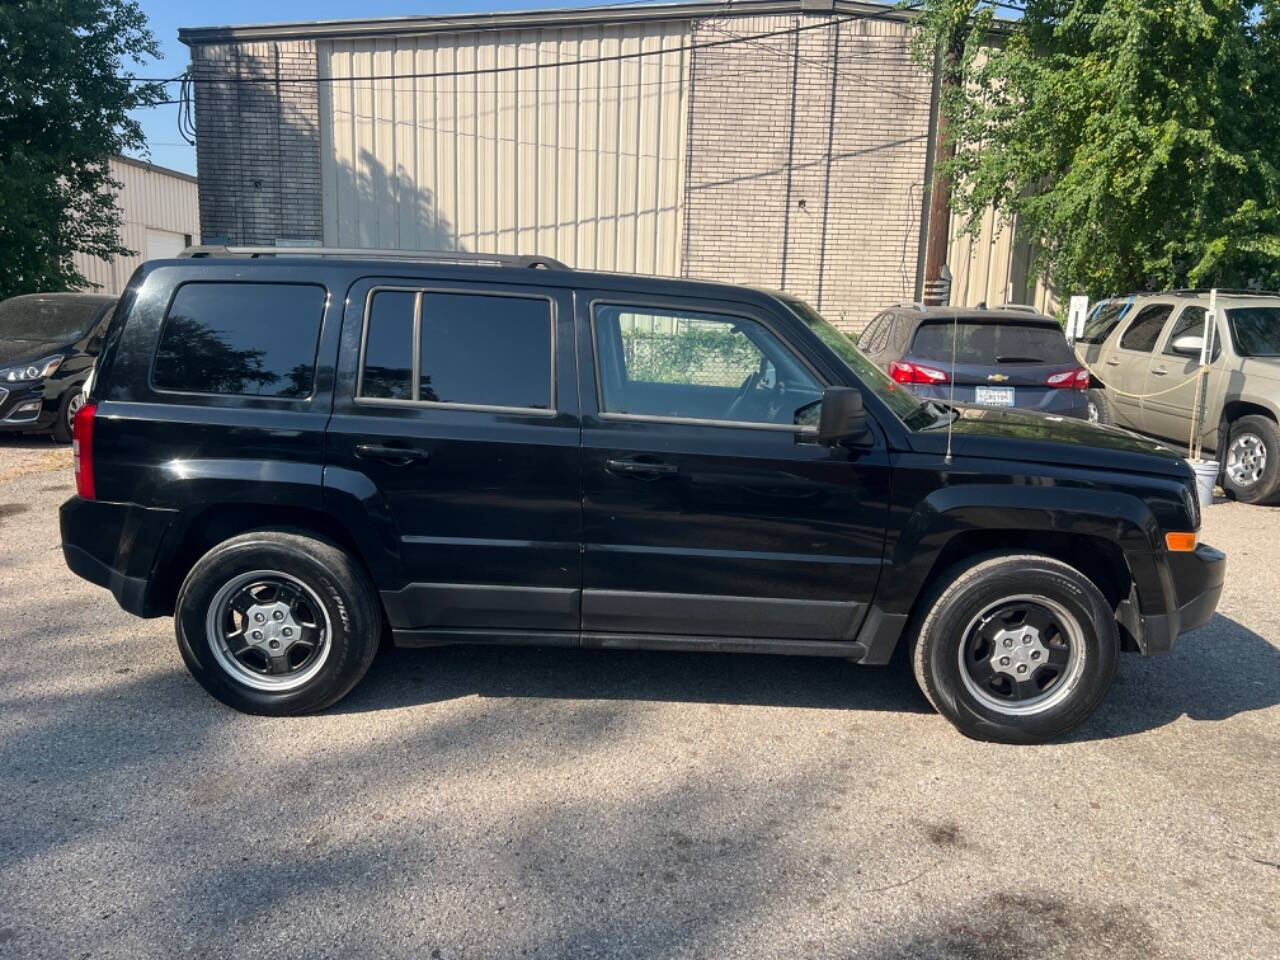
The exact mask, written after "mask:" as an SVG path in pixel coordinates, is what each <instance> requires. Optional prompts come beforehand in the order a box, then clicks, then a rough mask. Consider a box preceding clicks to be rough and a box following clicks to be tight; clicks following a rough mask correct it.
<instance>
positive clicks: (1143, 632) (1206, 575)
mask: <svg viewBox="0 0 1280 960" xmlns="http://www.w3.org/2000/svg"><path fill="white" fill-rule="evenodd" d="M1167 556H1168V567H1167V570H1168V576H1167V580H1166V584H1165V591H1164V592H1165V594H1166V596H1167V597H1168V599H1169V601H1170V602H1168V603H1167V604H1166V611H1165V612H1164V613H1141V612H1140V611H1139V607H1138V603H1137V596H1136V593H1135V594H1133V595H1131V596H1130V598H1129V599H1128V600H1125V601H1124V602H1122V603H1121V604H1120V608H1119V609H1118V610H1117V611H1116V618H1117V619H1118V620H1119V621H1120V625H1121V626H1123V627H1124V628H1125V629H1126V630H1127V631H1128V632H1129V634H1130V635H1131V636H1132V637H1133V639H1134V641H1135V642H1136V643H1137V645H1138V649H1139V650H1141V651H1142V652H1143V653H1144V654H1153V653H1165V652H1167V651H1169V650H1171V649H1172V648H1173V641H1174V639H1175V638H1177V637H1179V636H1181V635H1182V634H1184V633H1187V632H1188V631H1190V630H1194V629H1196V628H1197V627H1203V626H1204V625H1205V624H1206V623H1208V622H1209V621H1210V620H1212V619H1213V614H1214V611H1215V610H1216V609H1217V607H1218V600H1219V598H1221V596H1222V585H1223V583H1224V582H1225V581H1226V577H1227V557H1226V554H1224V553H1223V552H1222V551H1221V550H1215V549H1214V548H1213V547H1211V546H1209V545H1208V544H1204V543H1202V544H1200V545H1198V546H1197V547H1196V548H1195V550H1193V551H1191V552H1189V553H1173V552H1170V553H1169V554H1168V555H1167ZM1162 579H1164V578H1162Z"/></svg>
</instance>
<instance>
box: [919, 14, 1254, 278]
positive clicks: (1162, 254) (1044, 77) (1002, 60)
mask: <svg viewBox="0 0 1280 960" xmlns="http://www.w3.org/2000/svg"><path fill="white" fill-rule="evenodd" d="M921 25H922V27H923V30H922V31H921V32H920V33H919V35H918V36H917V40H916V54H917V58H918V59H919V60H920V61H921V63H922V64H928V65H929V66H932V64H933V63H934V62H935V58H936V57H937V56H939V53H940V52H945V51H947V50H957V49H959V50H960V51H962V53H961V54H960V55H959V57H958V67H959V69H958V82H957V83H956V84H954V85H952V86H949V87H944V95H943V99H942V109H943V111H944V114H945V116H946V119H947V121H948V124H947V130H948V136H949V137H950V138H951V139H952V141H953V142H954V143H955V154H954V157H953V158H952V159H951V160H949V161H948V162H947V163H945V164H944V165H943V166H942V170H941V171H940V172H945V173H946V174H949V175H950V176H951V189H952V209H953V210H954V211H955V212H956V213H958V214H959V215H960V218H961V219H962V221H963V222H965V223H967V224H968V225H969V227H970V228H971V229H975V230H976V228H977V225H978V222H979V220H980V218H981V216H982V213H983V211H984V210H985V209H987V207H988V206H990V205H994V206H995V207H996V208H997V209H998V210H999V211H1000V212H1001V213H1003V214H1005V215H1016V216H1017V218H1018V229H1019V230H1021V231H1024V235H1028V236H1029V237H1030V239H1032V240H1033V241H1034V242H1036V243H1037V247H1038V249H1037V256H1036V260H1035V263H1034V265H1033V266H1034V269H1035V270H1036V271H1037V273H1039V274H1040V275H1042V276H1047V277H1048V279H1049V280H1050V281H1051V282H1052V283H1054V284H1055V285H1056V286H1057V288H1058V289H1059V290H1060V291H1062V292H1064V293H1068V292H1069V293H1075V292H1086V293H1088V294H1090V295H1091V296H1094V297H1097V296H1100V295H1103V294H1107V293H1112V292H1116V291H1122V290H1131V289H1144V288H1165V287H1176V286H1209V285H1220V286H1240V287H1243V286H1247V285H1250V284H1262V285H1264V286H1267V287H1273V288H1274V287H1276V286H1280V110H1277V108H1276V104H1277V102H1280V4H1278V2H1277V0H1264V2H1261V3H1248V2H1244V3H1242V2H1233V0H1030V2H1027V3H1026V4H1025V7H1024V8H1023V9H1022V16H1021V18H1020V19H1014V20H1013V21H1012V22H1009V23H999V22H997V21H995V19H994V17H993V10H992V8H991V6H989V5H987V6H983V5H981V4H978V3H975V2H973V0H925V3H924V9H923V12H922V14H921Z"/></svg>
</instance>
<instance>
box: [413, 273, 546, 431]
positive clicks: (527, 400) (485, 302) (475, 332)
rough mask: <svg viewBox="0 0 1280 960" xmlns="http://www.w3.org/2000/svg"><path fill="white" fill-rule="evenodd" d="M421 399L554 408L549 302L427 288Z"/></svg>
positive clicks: (438, 401)
mask: <svg viewBox="0 0 1280 960" xmlns="http://www.w3.org/2000/svg"><path fill="white" fill-rule="evenodd" d="M419 357H420V360H419V363H420V367H419V375H418V399H420V400H428V401H432V402H437V403H467V404H481V405H486V406H494V407H533V408H535V409H539V410H550V409H551V304H550V302H549V301H547V300H542V299H532V298H527V297H485V296H474V295H472V294H452V293H426V294H423V297H422V344H421V348H420V350H419Z"/></svg>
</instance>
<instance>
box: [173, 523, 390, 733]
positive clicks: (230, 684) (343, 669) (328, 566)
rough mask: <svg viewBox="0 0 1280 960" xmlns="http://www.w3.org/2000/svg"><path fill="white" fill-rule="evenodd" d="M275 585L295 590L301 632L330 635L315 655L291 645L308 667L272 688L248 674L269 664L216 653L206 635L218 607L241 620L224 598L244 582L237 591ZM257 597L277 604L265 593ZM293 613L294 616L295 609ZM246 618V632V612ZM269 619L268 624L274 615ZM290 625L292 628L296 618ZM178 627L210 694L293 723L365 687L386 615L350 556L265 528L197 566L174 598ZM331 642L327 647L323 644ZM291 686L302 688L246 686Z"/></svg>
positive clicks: (185, 653) (185, 655)
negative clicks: (291, 718) (359, 685)
mask: <svg viewBox="0 0 1280 960" xmlns="http://www.w3.org/2000/svg"><path fill="white" fill-rule="evenodd" d="M259 574H263V576H259ZM273 578H274V580H275V581H278V582H279V583H280V584H281V586H282V587H286V588H288V589H289V590H290V591H293V592H295V593H296V595H297V598H298V600H299V602H301V603H302V605H303V606H302V608H301V609H302V610H303V611H305V613H303V614H299V620H298V622H299V624H300V625H299V626H298V632H299V633H302V632H303V631H309V630H311V628H310V627H308V626H307V625H306V624H304V623H303V621H304V620H309V621H310V622H311V623H314V624H318V625H321V626H323V628H324V631H325V632H323V633H322V632H320V630H315V631H314V632H313V633H312V637H313V638H321V639H320V642H319V643H318V644H316V648H315V649H314V650H312V651H309V650H308V647H307V646H306V644H303V643H301V638H298V639H297V640H295V641H290V642H291V643H297V645H298V650H297V651H296V652H297V654H298V656H299V657H301V656H303V655H305V656H306V657H308V658H310V659H309V660H303V661H302V663H301V664H300V666H303V667H304V668H303V669H299V670H298V671H296V673H293V674H290V673H286V672H284V671H281V673H280V676H279V677H278V678H277V679H276V680H274V681H273V680H271V679H269V678H270V674H269V673H264V674H263V676H264V678H265V679H255V678H254V677H253V675H252V674H253V672H254V671H253V670H252V669H251V666H252V665H253V664H255V663H267V662H268V661H267V660H266V658H265V656H261V657H257V658H256V659H254V658H246V659H245V660H241V659H240V658H237V657H236V656H235V655H233V654H232V653H231V651H230V649H229V647H227V646H219V643H218V640H217V639H216V638H215V637H214V636H212V635H211V633H210V629H209V627H210V623H211V618H215V620H216V618H217V616H218V614H217V612H216V611H211V606H213V605H214V604H215V602H216V603H217V607H218V610H224V611H226V615H229V616H239V615H238V614H234V615H233V614H231V613H230V610H229V608H228V607H227V606H226V604H227V602H228V601H226V600H224V599H221V598H220V592H222V591H224V590H225V589H230V588H232V587H234V586H235V585H236V584H238V583H239V582H240V581H244V582H245V584H246V585H245V586H243V587H240V588H239V590H240V592H241V593H244V592H245V591H250V590H254V589H260V590H265V589H266V587H260V584H266V585H267V586H269V585H270V583H271V582H272V581H273ZM259 595H260V596H271V594H270V593H266V592H260V594H259ZM276 598H277V600H278V599H279V595H277V597H276ZM289 606H290V610H292V604H290V605H289ZM313 606H314V607H315V608H314V609H312V608H313ZM251 609H252V608H251ZM264 609H265V607H264ZM255 615H256V614H255ZM244 616H245V624H246V626H245V627H244V630H245V631H247V630H248V629H249V628H248V626H247V623H248V620H247V614H245V615H244ZM267 619H268V624H267V626H270V622H269V621H270V617H268V618H267ZM284 622H285V623H293V614H292V612H291V613H289V615H288V619H287V620H285V621H284ZM174 625H175V628H176V631H177V635H178V648H179V649H180V650H181V651H182V659H183V660H184V661H186V664H187V668H188V669H189V670H190V671H191V674H192V676H194V677H195V678H196V680H198V681H199V682H200V685H201V686H203V687H204V688H205V690H207V691H208V692H209V693H211V694H213V696H215V697H217V698H218V699H219V700H221V701H222V702H223V703H225V704H227V705H228V706H232V707H235V708H236V709H237V710H242V711H244V712H245V713H256V714H267V715H271V716H287V715H292V714H299V713H308V712H311V711H315V710H322V709H324V708H325V707H327V706H330V705H332V704H334V703H336V702H337V701H338V700H340V699H342V698H343V697H344V696H346V695H347V693H349V692H350V691H351V688H352V687H354V686H355V685H356V684H357V683H358V682H359V681H360V678H361V677H363V676H364V675H365V672H366V671H367V670H368V669H369V664H370V663H372V662H373V657H374V654H375V653H376V652H377V650H378V640H379V637H380V635H381V628H382V608H381V606H380V604H379V603H378V599H377V595H376V593H375V592H374V589H373V586H372V584H370V582H369V578H368V576H366V574H365V572H364V569H363V568H362V567H361V566H360V565H359V564H358V563H357V562H356V561H355V560H354V559H353V558H352V557H351V556H350V554H348V553H347V552H346V551H345V550H343V549H341V548H340V547H338V546H336V545H334V544H333V543H330V542H329V541H327V540H321V539H318V538H316V537H311V536H305V535H302V534H298V533H293V532H290V531H282V530H262V531H256V532H253V533H246V534H242V535H241V536H238V537H233V538H232V539H230V540H226V541H224V542H223V543H220V544H218V545H217V546H216V547H214V548H213V549H212V550H210V551H209V552H208V553H206V554H205V555H204V556H203V557H201V558H200V559H199V560H198V561H197V562H196V564H195V566H194V567H192V568H191V572H190V573H188V574H187V577H186V579H185V580H184V581H183V583H182V588H181V589H180V590H179V591H178V600H177V609H176V612H175V614H174ZM326 635H327V638H328V641H327V647H325V646H324V641H323V637H325V636H326ZM251 652H252V653H255V654H256V653H257V652H258V651H251ZM286 656H287V654H286ZM266 669H267V670H268V671H269V670H270V667H269V666H268V667H267V668H266ZM294 682H297V683H299V685H298V686H296V687H293V688H289V689H274V688H268V689H258V688H255V687H254V686H251V685H250V684H255V683H257V684H262V685H263V686H266V685H268V684H270V683H280V684H285V685H287V684H289V683H294Z"/></svg>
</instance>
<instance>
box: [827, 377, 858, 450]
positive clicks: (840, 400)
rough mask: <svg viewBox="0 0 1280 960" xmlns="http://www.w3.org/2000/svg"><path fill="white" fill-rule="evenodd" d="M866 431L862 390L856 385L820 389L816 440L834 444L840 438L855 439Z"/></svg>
mask: <svg viewBox="0 0 1280 960" xmlns="http://www.w3.org/2000/svg"><path fill="white" fill-rule="evenodd" d="M866 432H867V411H866V410H865V409H863V406H862V391H861V390H858V389H857V388H856V387H827V388H826V389H825V390H823V391H822V407H821V409H820V410H819V411H818V440H819V442H821V443H825V444H828V445H834V444H837V443H839V442H840V441H841V440H857V439H858V438H859V437H861V436H863V435H864V434H865V433H866Z"/></svg>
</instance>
